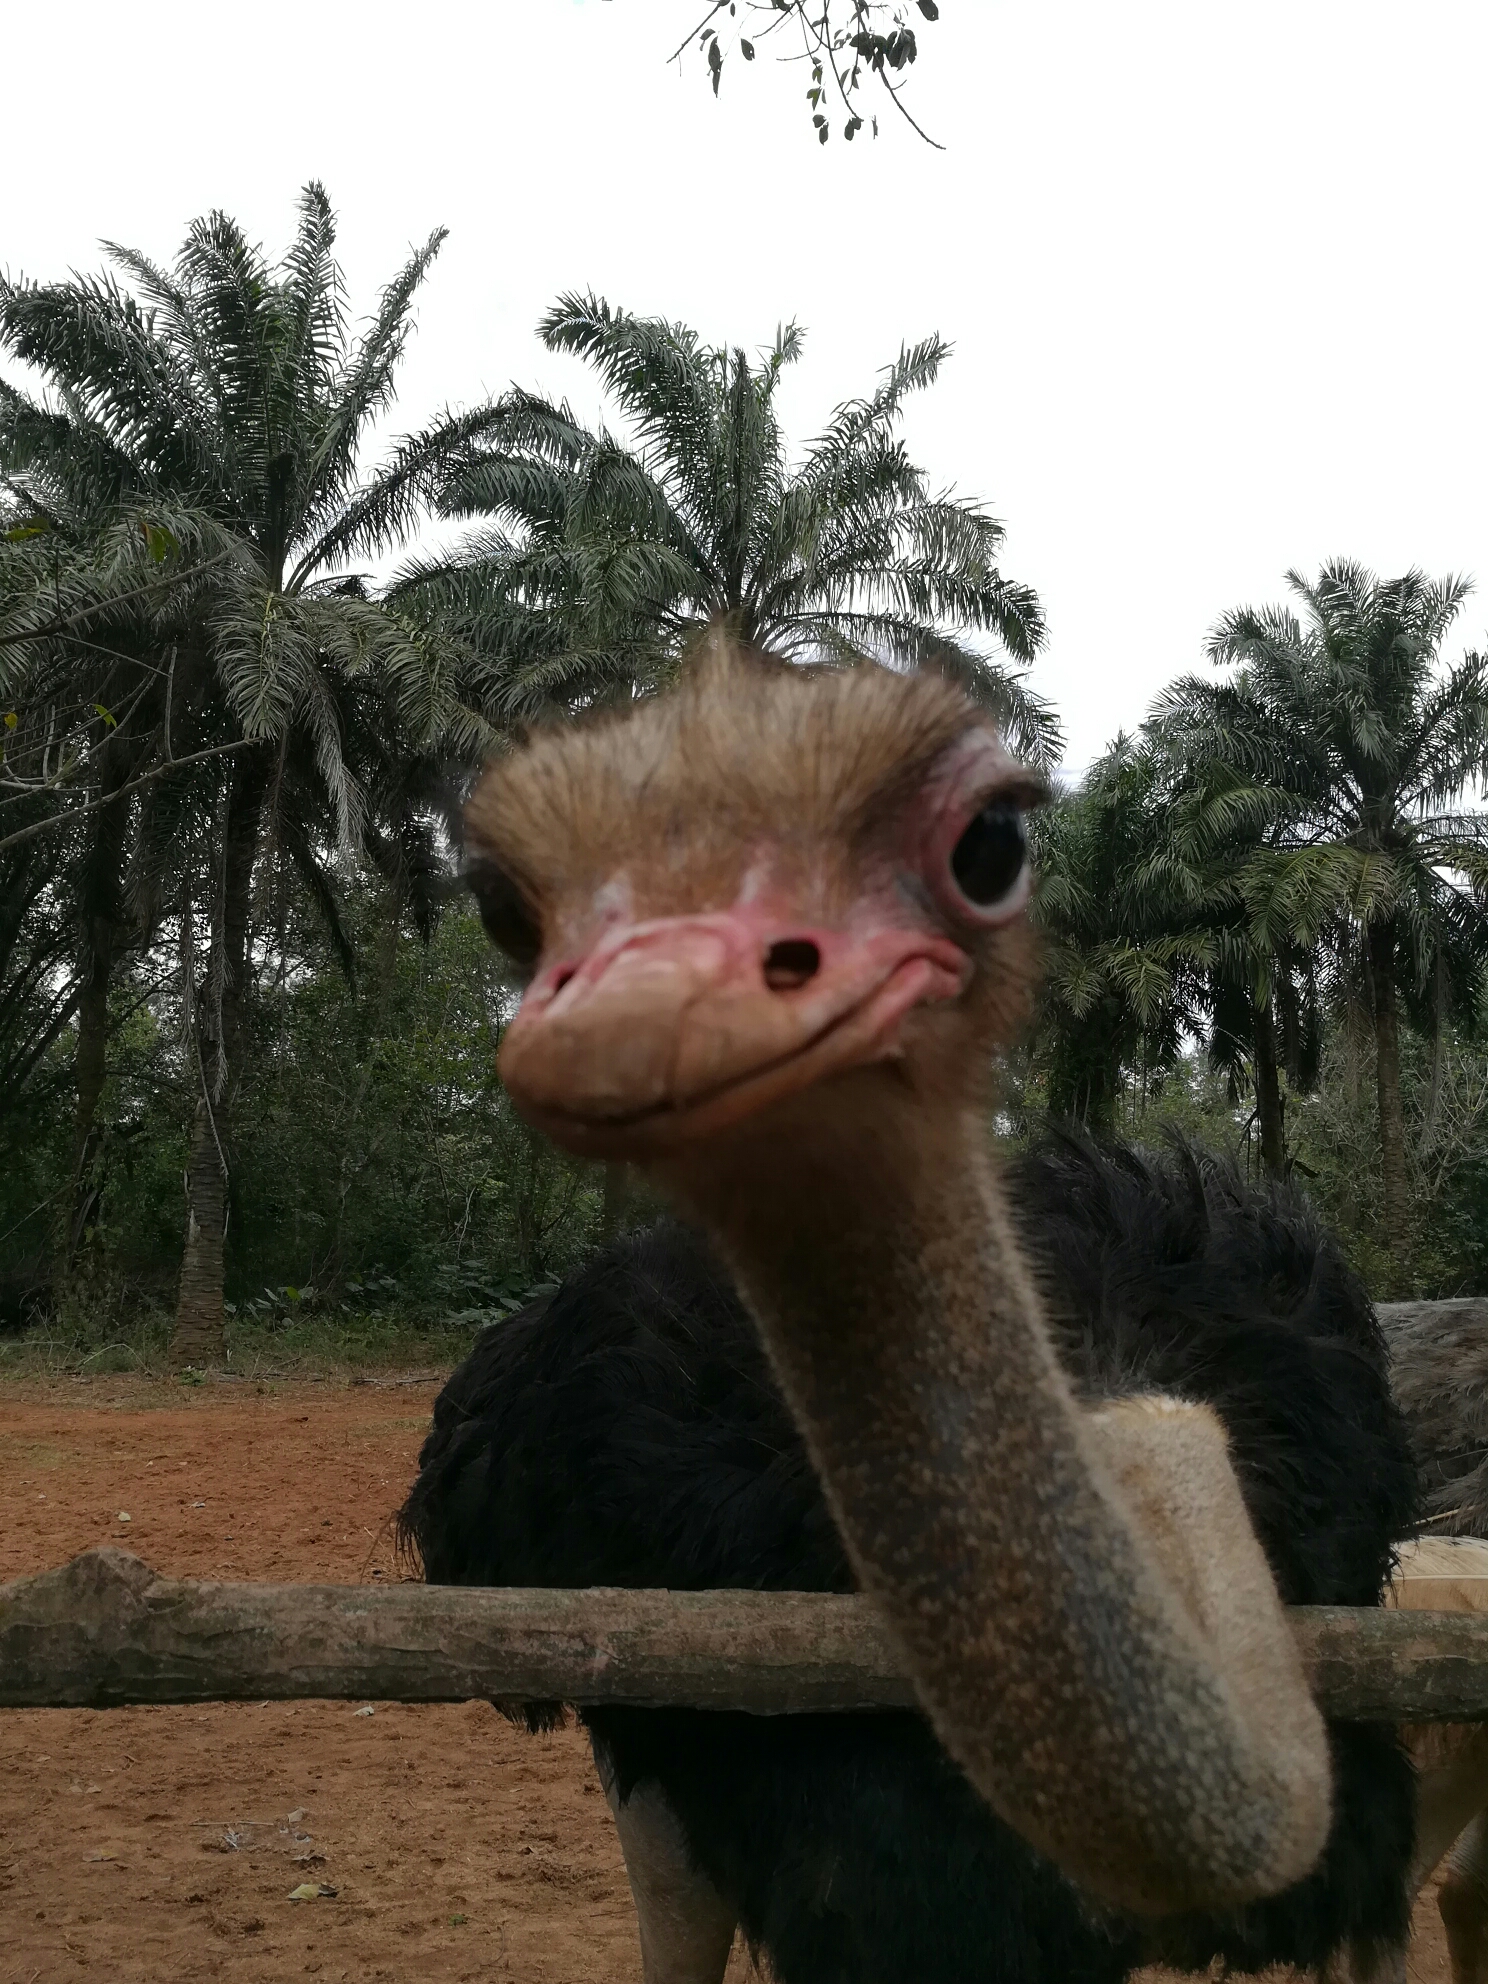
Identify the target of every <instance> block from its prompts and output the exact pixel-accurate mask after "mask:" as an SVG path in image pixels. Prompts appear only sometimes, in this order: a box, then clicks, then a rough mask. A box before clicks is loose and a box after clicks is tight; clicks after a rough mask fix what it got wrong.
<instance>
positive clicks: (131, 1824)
mask: <svg viewBox="0 0 1488 1984" xmlns="http://www.w3.org/2000/svg"><path fill="white" fill-rule="evenodd" d="M436 1389H437V1381H436V1380H434V1379H428V1380H416V1381H413V1382H397V1383H392V1382H385V1383H376V1382H374V1383H370V1384H361V1385H356V1384H345V1383H325V1384H309V1383H296V1384H288V1383H286V1384H270V1385H266V1386H259V1387H255V1386H253V1385H251V1384H249V1383H248V1382H246V1381H239V1382H237V1383H233V1384H230V1385H229V1384H226V1383H223V1384H217V1385H209V1386H203V1387H201V1388H200V1389H197V1390H188V1389H185V1388H183V1387H181V1386H179V1385H173V1384H165V1383H158V1382H153V1381H145V1380H138V1379H123V1378H111V1379H96V1380H79V1379H67V1380H60V1381H55V1382H48V1383H39V1382H32V1383H26V1384H11V1385H8V1386H7V1387H6V1388H5V1390H4V1391H3V1392H0V1498H3V1505H4V1506H5V1507H7V1508H9V1509H10V1510H11V1511H12V1517H13V1520H12V1521H11V1522H10V1523H9V1524H8V1525H7V1526H6V1528H5V1531H4V1533H3V1534H0V1579H4V1578H12V1577H17V1576H19V1575H21V1574H23V1573H25V1572H28V1571H35V1570H41V1569H44V1568H46V1567H47V1566H49V1565H53V1564H60V1563H63V1562H65V1560H66V1559H67V1558H68V1557H70V1556H72V1555H74V1554H75V1553H76V1552H77V1551H79V1550H82V1549H86V1548H87V1547H88V1546H89V1545H90V1544H93V1543H99V1542H103V1541H111V1542H121V1543H125V1544H127V1546H128V1547H129V1548H130V1549H132V1550H135V1551H137V1552H138V1554H139V1555H140V1556H142V1557H144V1558H145V1559H146V1561H147V1562H148V1563H150V1564H152V1565H154V1566H155V1567H156V1568H157V1569H159V1570H161V1571H164V1572H167V1573H169V1574H171V1575H174V1576H180V1577H231V1578H263V1579H270V1580H279V1581H290V1580H299V1581H302V1582H307V1583H309V1582H335V1583H343V1582H344V1583H352V1582H356V1581H358V1580H361V1579H364V1578H365V1579H368V1580H370V1579H373V1578H393V1577H396V1576H397V1575H398V1571H397V1566H396V1565H395V1564H394V1561H393V1556H392V1548H391V1540H390V1537H389V1535H388V1533H387V1528H386V1522H387V1518H388V1517H389V1515H390V1514H391V1512H392V1511H393V1510H394V1509H395V1508H396V1507H397V1505H398V1503H399V1501H400V1500H401V1499H402V1495H403V1491H404V1489H405V1487H406V1485H407V1483H408V1480H409V1478H410V1476H411V1473H412V1470H413V1465H414V1460H415V1456H416V1455H417V1452H418V1447H419V1442H420V1440H421V1439H422V1436H423V1431H424V1426H425V1423H426V1420H427V1415H428V1411H429V1407H430V1404H431V1402H432V1399H433V1396H434V1392H435V1390H436ZM126 1517H127V1520H125V1518H126ZM307 1880H308V1881H312V1882H315V1883H317V1884H319V1883H323V1884H325V1886H327V1887H330V1888H334V1889H335V1894H334V1896H325V1897H322V1898H317V1899H315V1900H313V1901H301V1902H294V1901H291V1900H290V1899H289V1894H290V1891H291V1889H293V1888H295V1887H297V1886H298V1885H300V1884H301V1883H302V1882H305V1881H307ZM0 1923H3V1940H0V1979H3V1980H4V1984H74V1980H77V1979H80V1978H83V1977H86V1976H92V1977H95V1978H103V1977H106V1978H109V1979H111V1980H112V1979H115V1978H117V1979H119V1980H121V1984H123V1981H124V1980H135V1979H139V1980H145V1979H149V1980H162V1979H169V1980H173V1981H175V1980H178V1981H179V1984H196V1980H198V1979H221V1980H224V1984H283V1980H286V1979H288V1978H291V1977H294V1978H298V1977H301V1976H319V1977H320V1978H321V1979H322V1980H324V1984H332V1980H337V1981H338V1984H339V1980H342V1979H347V1980H352V1979H355V1980H363V1979H384V1978H385V1979H389V1980H394V1984H405V1980H407V1984H413V1980H417V1984H453V1981H454V1980H457V1979H459V1980H463V1979H471V1980H474V1979H481V1980H491V1984H496V1980H503V1979H512V1980H514V1984H639V1979H640V1960H639V1952H638V1947H637V1942H636V1934H635V1926H634V1919H633V1916H632V1913H631V1907H630V1895H629V1890H628V1888H627V1886H626V1882H625V1872H624V1868H623V1866H622V1864H621V1860H620V1854H619V1849H618V1847H617V1845H616V1842H615V1836H614V1828H613V1825H612V1823H611V1820H610V1815H609V1812H608V1810H607V1808H606V1806H605V1802H604V1799H603V1797H602V1796H601V1795H600V1792H599V1787H598V1785H597V1783H596V1782H595V1778H594V1772H593V1769H592V1766H591V1764H590V1761H589V1756H588V1750H587V1746H586V1745H585V1743H584V1741H583V1739H582V1737H580V1736H579V1735H577V1734H576V1733H575V1732H572V1731H568V1732H561V1733H559V1734H557V1735H554V1736H551V1737H542V1738H534V1737H528V1736H526V1735H523V1734H519V1733H518V1732H516V1731H514V1730H512V1729H511V1728H510V1727H509V1726H508V1725H507V1724H505V1723H504V1722H502V1720H501V1719H500V1717H498V1716H497V1715H496V1713H495V1711H494V1710H493V1709H491V1708H489V1707H486V1706H485V1705H483V1704H478V1703H469V1704H466V1705H465V1706H463V1707H457V1708H445V1707H435V1708H410V1707H403V1706H399V1705H396V1704H382V1703H379V1704H378V1705H377V1706H376V1708H375V1712H374V1713H372V1714H370V1715H368V1714H366V1713H365V1712H361V1713H359V1712H358V1710H357V1708H356V1707H355V1706H354V1705H352V1704H347V1703H340V1702H299V1703H272V1704H270V1703H266V1704H264V1706H263V1707H261V1708H260V1707H257V1706H241V1705H227V1704H225V1705H222V1706H217V1707H212V1708H208V1709H195V1708H157V1709H117V1710H112V1711H104V1712H92V1711H88V1710H73V1709H35V1710H32V1709H27V1710H13V1711H10V1712H7V1713H6V1714H5V1715H3V1716H0ZM1418 1932H1419V1933H1418V1941H1417V1944H1416V1948H1415V1951H1414V1952H1413V1956H1412V1963H1411V1979H1412V1984H1447V1968H1446V1963H1445V1953H1444V1950H1443V1948H1442V1941H1441V1933H1440V1927H1439V1924H1438V1920H1437V1915H1436V1909H1435V1906H1434V1905H1433V1904H1432V1903H1431V1902H1430V1900H1429V1898H1428V1899H1427V1901H1426V1902H1425V1903H1423V1906H1422V1909H1421V1911H1420V1914H1419V1917H1418ZM753 1975H754V1973H753V1971H752V1968H751V1967H750V1965H749V1964H748V1963H747V1961H746V1960H745V1958H744V1955H743V1952H742V1951H741V1950H737V1949H736V1951H735V1955H734V1961H733V1964H732V1965H731V1966H730V1973H729V1978H730V1984H746V1980H749V1979H751V1978H752V1977H753Z"/></svg>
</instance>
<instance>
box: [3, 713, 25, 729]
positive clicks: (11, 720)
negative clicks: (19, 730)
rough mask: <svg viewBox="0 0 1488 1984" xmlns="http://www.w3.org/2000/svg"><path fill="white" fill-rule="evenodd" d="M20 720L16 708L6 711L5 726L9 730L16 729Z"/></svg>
mask: <svg viewBox="0 0 1488 1984" xmlns="http://www.w3.org/2000/svg"><path fill="white" fill-rule="evenodd" d="M20 720H21V719H20V718H19V717H18V716H17V715H16V713H15V711H14V710H7V711H6V712H5V728H6V729H7V730H14V729H15V727H16V725H17V724H18V723H19V722H20Z"/></svg>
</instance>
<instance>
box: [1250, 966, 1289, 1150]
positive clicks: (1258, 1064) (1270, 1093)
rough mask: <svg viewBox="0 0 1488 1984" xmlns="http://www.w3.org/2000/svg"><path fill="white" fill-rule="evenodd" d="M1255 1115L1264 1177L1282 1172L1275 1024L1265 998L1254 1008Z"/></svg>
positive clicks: (1282, 1133)
mask: <svg viewBox="0 0 1488 1984" xmlns="http://www.w3.org/2000/svg"><path fill="white" fill-rule="evenodd" d="M1255 1089H1256V1115H1257V1117H1258V1118H1259V1121H1260V1127H1261V1163H1262V1165H1263V1166H1264V1167H1265V1171H1266V1175H1267V1177H1268V1178H1285V1176H1286V1136H1285V1128H1284V1124H1283V1119H1282V1113H1281V1081H1280V1078H1279V1077H1278V1075H1277V1072H1276V1026H1275V1022H1274V1020H1273V1019H1272V1015H1271V1006H1270V1002H1269V1001H1268V1002H1267V1003H1266V1004H1265V1005H1264V1006H1263V1005H1260V1004H1259V1003H1257V1005H1256V1009H1255Z"/></svg>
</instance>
